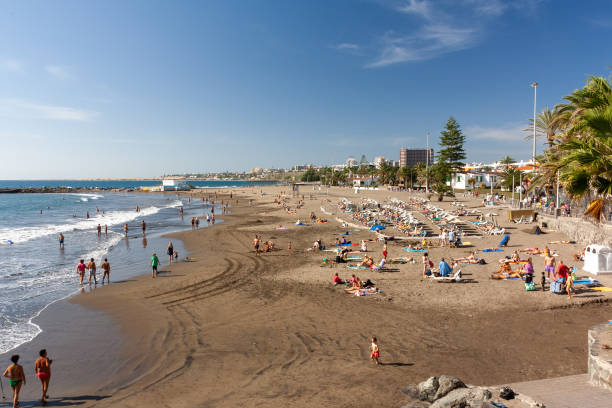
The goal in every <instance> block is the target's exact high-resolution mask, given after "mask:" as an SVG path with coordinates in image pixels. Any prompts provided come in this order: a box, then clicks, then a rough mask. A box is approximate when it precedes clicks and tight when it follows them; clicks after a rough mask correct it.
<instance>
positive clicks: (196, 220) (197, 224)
mask: <svg viewBox="0 0 612 408" xmlns="http://www.w3.org/2000/svg"><path fill="white" fill-rule="evenodd" d="M195 226H196V229H200V217H196V219H195Z"/></svg>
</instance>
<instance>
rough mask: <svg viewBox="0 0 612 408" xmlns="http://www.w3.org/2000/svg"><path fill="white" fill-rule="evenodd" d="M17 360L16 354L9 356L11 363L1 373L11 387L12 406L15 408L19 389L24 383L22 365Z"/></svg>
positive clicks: (17, 404) (17, 402) (17, 403)
mask: <svg viewBox="0 0 612 408" xmlns="http://www.w3.org/2000/svg"><path fill="white" fill-rule="evenodd" d="M18 361H19V355H18V354H15V355H14V356H11V362H12V363H13V364H11V365H10V366H8V368H7V369H6V370H5V371H4V374H3V375H4V377H6V378H8V382H9V385H10V386H11V388H12V389H13V408H17V407H18V406H19V391H20V390H21V386H22V385H25V383H26V379H25V374H24V373H23V367H22V366H20V365H19V364H17V362H18Z"/></svg>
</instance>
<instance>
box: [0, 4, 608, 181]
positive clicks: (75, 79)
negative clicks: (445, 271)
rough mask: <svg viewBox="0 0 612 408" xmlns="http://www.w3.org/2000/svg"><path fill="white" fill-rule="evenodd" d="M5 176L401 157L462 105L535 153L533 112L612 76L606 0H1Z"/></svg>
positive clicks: (478, 128) (491, 138)
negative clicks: (591, 78)
mask: <svg viewBox="0 0 612 408" xmlns="http://www.w3.org/2000/svg"><path fill="white" fill-rule="evenodd" d="M0 8H1V12H0V38H2V41H0V142H1V145H2V153H3V154H2V160H1V161H0V179H11V178H61V177H68V178H69V177H122V176H126V177H132V176H156V175H161V174H164V173H170V172H198V171H220V170H245V169H250V168H252V167H287V166H291V165H293V164H298V163H315V164H329V163H332V162H333V163H339V162H343V161H344V160H345V159H346V157H348V156H350V155H352V156H356V157H360V156H361V154H366V156H367V157H368V159H372V158H373V157H374V156H378V155H384V156H385V157H387V158H391V159H398V157H399V149H400V147H424V146H425V134H426V132H430V133H431V144H432V145H433V146H434V147H436V146H437V142H438V136H439V133H440V131H441V130H442V128H443V126H444V124H445V122H446V120H447V119H448V117H449V116H450V115H453V116H454V117H455V118H456V119H457V120H458V122H459V123H460V124H461V126H462V128H463V130H464V133H465V134H466V137H467V140H468V142H467V150H468V160H482V161H489V160H495V159H498V158H500V157H502V156H504V155H506V154H509V155H511V156H513V157H515V158H517V159H521V158H524V159H528V158H529V157H530V155H531V147H530V144H529V143H528V142H525V141H524V140H523V137H524V132H521V129H524V128H525V127H526V126H527V119H528V118H529V117H531V115H532V112H533V89H532V88H531V87H530V86H529V84H530V83H531V82H533V81H538V82H539V83H540V86H539V87H538V104H537V105H538V110H541V109H542V108H544V107H545V106H551V107H552V106H553V105H555V104H557V103H559V102H561V99H562V97H563V96H564V95H566V94H568V93H570V92H571V91H573V90H574V89H576V88H579V87H581V86H583V85H584V82H585V80H586V78H587V75H589V74H595V75H603V76H606V77H608V76H609V72H610V71H609V69H608V68H607V67H608V66H611V65H612V42H610V41H609V39H610V38H612V4H610V2H609V1H607V0H601V1H589V2H576V1H569V0H556V1H552V0H548V1H546V0H542V1H537V0H531V1H529V0H515V1H502V0H440V1H435V0H422V1H421V0H419V1H417V0H325V1H318V0H304V1H298V0H257V1H256V0H218V1H213V0H202V1H193V2H190V1H176V2H171V1H153V0H146V1H136V0H131V1H108V0H107V1H96V2H94V1H88V2H83V1H54V2H46V1H27V0H22V1H18V2H8V1H5V2H2V4H1V6H0Z"/></svg>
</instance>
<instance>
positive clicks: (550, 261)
mask: <svg viewBox="0 0 612 408" xmlns="http://www.w3.org/2000/svg"><path fill="white" fill-rule="evenodd" d="M556 262H557V261H555V257H553V256H551V255H550V252H549V253H548V254H547V255H546V257H544V271H545V272H546V277H547V278H549V279H550V274H551V273H552V274H554V273H555V263H556Z"/></svg>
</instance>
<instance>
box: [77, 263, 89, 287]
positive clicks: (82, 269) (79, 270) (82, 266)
mask: <svg viewBox="0 0 612 408" xmlns="http://www.w3.org/2000/svg"><path fill="white" fill-rule="evenodd" d="M84 262H85V260H84V259H81V261H80V262H79V264H78V265H77V273H78V274H79V278H80V281H79V283H80V284H81V285H82V284H83V278H84V277H85V269H87V266H86V265H85V263H84Z"/></svg>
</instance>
